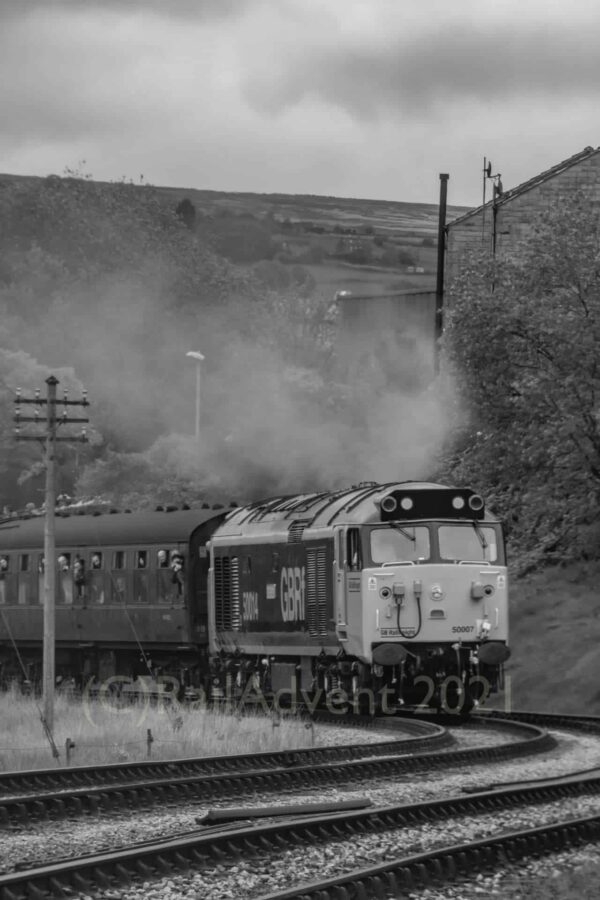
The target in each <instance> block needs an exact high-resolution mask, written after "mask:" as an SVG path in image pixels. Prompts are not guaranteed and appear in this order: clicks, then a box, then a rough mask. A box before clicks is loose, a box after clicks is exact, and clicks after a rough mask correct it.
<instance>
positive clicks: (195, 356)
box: [185, 350, 204, 362]
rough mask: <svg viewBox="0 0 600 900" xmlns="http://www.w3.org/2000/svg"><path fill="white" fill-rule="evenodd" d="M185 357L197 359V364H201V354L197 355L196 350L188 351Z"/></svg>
mask: <svg viewBox="0 0 600 900" xmlns="http://www.w3.org/2000/svg"><path fill="white" fill-rule="evenodd" d="M185 355H186V356H191V357H192V359H197V360H198V362H202V360H203V359H204V357H203V355H202V354H201V353H198V352H197V351H196V350H190V351H189V352H188V353H186V354H185Z"/></svg>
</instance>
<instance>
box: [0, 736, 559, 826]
mask: <svg viewBox="0 0 600 900" xmlns="http://www.w3.org/2000/svg"><path fill="white" fill-rule="evenodd" d="M498 724H500V723H496V727H497V726H498ZM501 727H504V728H506V729H507V731H509V732H510V733H511V734H513V735H514V733H515V732H516V733H517V734H519V736H520V740H518V741H514V740H513V741H511V742H509V743H504V744H498V745H497V746H494V747H489V746H485V747H473V748H470V749H463V750H439V749H438V750H428V751H426V752H415V749H417V748H416V746H415V744H414V743H413V742H411V741H407V740H402V741H384V742H382V743H376V744H366V745H365V744H360V745H354V746H353V747H345V746H342V747H329V748H319V749H318V750H304V751H292V752H286V753H283V754H267V760H266V762H268V764H264V761H265V760H264V755H263V754H261V755H260V767H258V766H257V756H256V755H252V756H249V757H244V756H241V757H240V756H238V757H233V758H232V759H233V760H237V761H238V762H239V765H238V767H237V768H235V765H233V766H232V767H230V763H229V762H228V761H227V758H225V757H223V758H219V759H218V760H215V759H214V758H211V759H210V760H209V761H208V765H209V766H212V765H213V764H214V763H216V764H217V765H218V766H220V765H221V764H222V765H223V767H224V770H223V768H217V769H216V771H211V772H209V774H202V773H201V772H200V771H196V772H195V774H193V775H181V774H179V770H178V769H176V770H175V771H172V770H171V771H170V774H169V775H168V776H167V777H162V778H161V777H159V778H155V777H152V779H144V780H139V781H120V782H118V783H116V784H114V783H111V784H104V785H99V786H92V787H86V788H77V789H63V790H61V791H53V792H44V793H38V794H21V795H17V796H10V797H3V798H2V799H0V824H4V825H10V824H12V823H15V822H26V821H31V820H34V819H38V818H45V817H57V816H64V815H69V816H76V815H83V814H89V813H94V812H97V811H98V810H100V809H107V808H118V807H122V806H128V807H132V806H133V807H139V806H142V805H147V804H151V803H156V802H161V803H162V802H166V801H177V800H185V799H191V798H193V799H197V800H202V801H203V802H206V801H207V800H210V801H213V800H220V799H223V798H226V797H231V796H238V797H239V796H243V795H244V794H245V793H250V792H255V791H277V790H290V789H296V788H307V787H315V786H323V785H324V784H341V783H348V782H352V781H355V782H356V781H363V780H364V779H373V778H382V777H386V776H395V775H398V774H401V773H410V774H414V773H417V772H424V771H430V770H432V769H435V768H437V767H439V766H443V767H444V768H446V769H447V768H448V767H450V766H457V765H467V764H470V763H474V762H478V761H481V760H490V759H494V760H501V759H512V758H515V757H519V756H525V755H529V754H532V753H541V752H543V751H545V750H548V749H551V748H552V747H554V746H555V741H554V739H553V738H552V737H551V736H550V735H548V733H547V732H545V731H543V730H542V729H540V728H539V727H538V726H536V725H527V724H525V723H515V722H511V721H503V722H502V725H501ZM437 734H438V737H439V738H440V739H441V738H443V735H444V732H443V731H438V732H437ZM417 740H419V741H422V740H423V738H419V739H417ZM407 745H408V746H407ZM359 755H360V757H362V758H359V759H357V758H356V757H357V756H359ZM306 760H309V761H308V762H306ZM178 762H179V763H186V762H188V761H185V760H180V761H178ZM194 762H197V763H198V765H201V764H202V763H203V761H202V760H197V761H194ZM204 762H205V761H204ZM253 765H254V766H255V768H252V766H253ZM150 771H154V770H153V769H150Z"/></svg>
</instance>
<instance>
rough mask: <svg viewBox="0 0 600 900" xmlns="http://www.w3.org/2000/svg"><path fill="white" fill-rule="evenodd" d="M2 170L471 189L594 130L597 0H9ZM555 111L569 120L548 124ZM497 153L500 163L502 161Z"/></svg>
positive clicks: (529, 167) (427, 192)
mask: <svg viewBox="0 0 600 900" xmlns="http://www.w3.org/2000/svg"><path fill="white" fill-rule="evenodd" d="M2 15H3V16H4V19H5V21H4V23H3V24H4V27H2V28H0V79H1V80H2V83H3V84H4V85H5V86H6V85H8V86H9V89H8V90H5V91H3V92H1V93H0V115H1V116H2V121H3V128H2V132H1V133H0V153H1V154H2V156H3V159H4V162H3V164H2V168H3V169H4V170H8V171H14V172H18V173H26V172H30V173H33V174H46V173H47V172H49V171H58V172H60V171H62V170H63V168H64V166H65V165H74V164H76V163H77V161H78V160H79V159H86V160H87V161H88V167H89V169H90V170H91V171H92V172H93V174H94V175H95V176H96V177H99V178H117V177H120V176H121V175H126V176H132V177H137V174H138V173H140V172H143V173H144V174H145V176H146V178H147V179H149V180H151V181H153V182H154V183H158V184H175V185H190V186H197V187H206V188H212V189H216V190H228V189H229V190H250V191H252V190H254V191H287V192H290V193H302V192H306V193H325V194H341V195H346V196H347V195H350V196H363V197H365V196H366V197H373V198H377V197H383V198H385V197H387V198H389V199H403V200H423V201H430V202H435V201H436V199H437V174H438V172H440V171H450V172H451V177H452V178H453V179H455V181H454V182H452V183H451V190H452V189H453V188H454V189H456V190H460V193H457V194H456V195H454V202H456V203H468V202H477V199H478V197H477V196H475V194H476V193H478V184H479V177H478V175H477V174H475V173H476V170H477V168H480V158H482V157H483V155H488V156H489V155H492V156H494V157H496V158H498V159H500V157H503V160H504V162H503V165H504V175H505V178H506V181H505V184H506V185H507V186H508V185H511V184H515V183H518V182H519V181H520V180H523V179H524V178H526V177H529V176H531V175H533V174H535V172H536V171H539V169H538V161H539V162H542V167H546V166H548V165H552V164H553V163H554V162H556V161H557V160H559V159H561V158H563V157H565V156H568V155H570V154H571V153H574V152H576V151H578V150H581V149H582V148H583V147H584V146H586V145H588V144H590V143H594V135H593V134H591V133H590V124H589V123H591V122H593V121H595V117H596V109H595V108H596V95H597V91H598V86H599V85H598V81H599V78H600V74H599V72H600V70H598V67H597V64H596V56H597V53H596V47H595V35H596V34H597V32H598V25H599V24H600V10H597V9H596V7H595V6H594V5H592V4H589V2H584V0H572V2H570V4H569V10H568V15H567V14H566V13H565V9H564V4H562V3H560V2H559V0H547V2H546V3H542V2H541V0H531V2H530V3H528V4H523V3H522V2H517V0H503V3H502V4H482V3H481V2H475V0H460V2H456V3H453V4H448V3H447V2H442V0H429V2H428V3H427V4H423V3H422V2H417V0H403V2H402V3H399V2H397V0H328V2H327V3H323V2H322V0H239V2H237V0H235V2H234V0H209V2H207V0H204V2H200V0H172V2H169V3H167V2H166V0H165V2H159V0H147V2H146V0H144V2H142V0H129V2H127V0H102V2H100V0H97V2H90V3H81V2H75V0H55V2H51V0H44V2H41V0H40V2H38V0H30V2H27V3H25V2H24V0H19V2H15V0H8V2H5V3H4V4H3V5H2V13H0V16H2ZM565 122H568V123H569V126H568V128H565V127H564V123H565ZM511 166H512V174H511V172H510V171H509V169H510V168H511Z"/></svg>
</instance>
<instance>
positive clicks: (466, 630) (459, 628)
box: [452, 625, 475, 634]
mask: <svg viewBox="0 0 600 900" xmlns="http://www.w3.org/2000/svg"><path fill="white" fill-rule="evenodd" d="M452 631H453V632H454V633H455V634H457V633H458V632H460V633H461V634H468V633H469V632H470V631H475V626H474V625H453V626H452Z"/></svg>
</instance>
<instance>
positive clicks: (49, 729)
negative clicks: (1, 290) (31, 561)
mask: <svg viewBox="0 0 600 900" xmlns="http://www.w3.org/2000/svg"><path fill="white" fill-rule="evenodd" d="M58 383H59V382H58V379H57V378H55V377H54V375H50V376H49V378H47V379H46V385H47V395H46V397H41V396H40V391H39V390H36V391H35V396H34V397H22V396H21V390H20V389H19V388H17V391H16V395H17V396H16V398H15V400H14V402H15V404H16V409H15V417H14V418H15V423H16V427H15V435H16V438H17V440H18V441H40V442H41V443H42V444H43V445H44V448H45V458H46V490H45V510H46V511H45V518H44V651H43V682H44V683H43V695H44V712H43V720H42V721H43V725H44V729H45V731H46V733H47V734H48V735H49V737H50V739H51V740H52V741H53V732H54V684H55V603H56V542H55V533H54V527H55V520H54V508H55V505H56V485H55V454H54V445H55V444H56V443H57V442H58V441H66V442H68V443H74V442H75V441H82V442H87V436H86V433H85V429H83V430H82V432H81V434H79V435H70V436H67V435H63V436H61V437H58V436H57V434H56V429H57V427H58V426H59V425H68V424H72V423H84V422H85V423H87V422H89V419H87V418H80V417H69V416H68V414H67V410H66V407H67V406H83V407H84V408H86V407H88V406H89V401H88V399H87V392H86V391H83V398H82V399H81V400H69V399H68V392H67V391H65V392H64V398H63V399H62V400H58V399H57V397H56V388H57V385H58ZM22 404H31V405H35V406H36V407H39V408H40V412H38V411H37V409H36V412H35V415H34V416H22V415H21V405H22ZM58 405H62V406H64V407H65V409H64V411H63V412H62V413H61V414H57V409H56V407H57V406H58ZM44 407H45V416H42V415H41V414H40V413H41V408H44ZM21 422H27V423H29V422H33V423H35V424H37V425H45V430H44V431H42V432H40V433H38V434H21V427H20V426H21Z"/></svg>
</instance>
